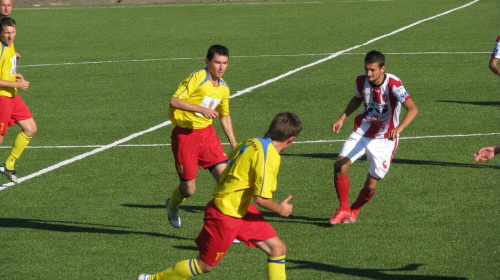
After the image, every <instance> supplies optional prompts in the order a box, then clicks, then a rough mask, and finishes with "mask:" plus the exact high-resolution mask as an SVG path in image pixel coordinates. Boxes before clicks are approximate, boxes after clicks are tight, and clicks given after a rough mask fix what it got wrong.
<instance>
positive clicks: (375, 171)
mask: <svg viewBox="0 0 500 280" xmlns="http://www.w3.org/2000/svg"><path fill="white" fill-rule="evenodd" d="M397 146H398V141H397V140H396V141H392V140H389V139H373V140H371V141H369V143H368V144H367V145H366V151H367V155H368V157H367V159H368V161H369V162H370V168H369V170H368V174H367V175H366V180H365V184H364V187H363V189H362V190H361V191H360V192H359V195H358V198H357V199H356V201H355V202H354V203H353V204H352V205H351V217H350V218H349V220H347V223H353V222H355V221H356V219H357V216H358V214H359V210H360V209H361V207H362V206H363V205H365V204H366V203H367V202H368V201H370V200H371V199H372V198H373V196H374V195H375V190H376V188H377V186H378V184H379V182H380V180H381V179H383V178H384V177H385V175H386V174H387V172H389V167H390V166H391V162H392V157H393V156H394V153H395V152H396V148H397Z"/></svg>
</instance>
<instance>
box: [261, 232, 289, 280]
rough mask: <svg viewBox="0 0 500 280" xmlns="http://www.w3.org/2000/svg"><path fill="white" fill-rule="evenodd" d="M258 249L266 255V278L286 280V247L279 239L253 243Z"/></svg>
mask: <svg viewBox="0 0 500 280" xmlns="http://www.w3.org/2000/svg"><path fill="white" fill-rule="evenodd" d="M255 244H256V245H257V247H258V248H260V249H261V250H262V251H264V252H266V254H267V256H268V257H267V278H268V279H270V280H284V279H286V269H285V259H286V245H285V243H284V242H283V241H282V240H281V239H280V238H279V237H277V236H276V237H273V238H270V239H267V240H263V241H257V242H255Z"/></svg>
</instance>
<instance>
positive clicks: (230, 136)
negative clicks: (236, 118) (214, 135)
mask: <svg viewBox="0 0 500 280" xmlns="http://www.w3.org/2000/svg"><path fill="white" fill-rule="evenodd" d="M219 119H220V123H221V125H222V129H223V130H224V133H225V134H226V137H227V140H229V143H230V144H231V147H232V148H233V149H234V147H236V144H238V143H237V142H236V137H234V129H233V121H232V119H231V117H230V116H229V115H228V116H221V117H220V118H219Z"/></svg>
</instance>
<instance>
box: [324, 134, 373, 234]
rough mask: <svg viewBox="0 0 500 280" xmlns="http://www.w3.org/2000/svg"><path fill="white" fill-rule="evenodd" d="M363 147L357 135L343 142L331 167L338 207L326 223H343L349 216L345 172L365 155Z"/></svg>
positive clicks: (347, 181)
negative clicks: (332, 168)
mask: <svg viewBox="0 0 500 280" xmlns="http://www.w3.org/2000/svg"><path fill="white" fill-rule="evenodd" d="M364 145H365V144H364V141H363V137H361V135H359V134H357V133H352V134H351V135H350V136H349V138H347V140H346V141H345V142H344V145H343V146H342V149H341V150H340V153H339V157H338V158H337V160H336V161H335V163H334V165H333V167H334V176H333V182H334V185H335V191H336V192H337V197H338V199H339V203H340V207H339V208H338V209H337V210H336V211H335V213H334V214H333V217H332V218H331V219H330V220H329V221H328V223H329V224H331V225H336V224H339V223H343V222H344V221H346V220H347V219H348V218H349V217H350V215H351V209H350V207H349V177H348V175H347V170H348V169H349V167H350V166H351V164H352V163H353V162H354V161H356V160H357V159H358V158H360V157H361V156H362V155H363V154H364V153H365V147H364Z"/></svg>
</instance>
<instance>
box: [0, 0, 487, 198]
mask: <svg viewBox="0 0 500 280" xmlns="http://www.w3.org/2000/svg"><path fill="white" fill-rule="evenodd" d="M477 2H479V0H474V1H471V2H469V3H467V4H465V5H462V6H460V7H457V8H454V9H451V10H448V11H446V12H443V13H440V14H437V15H434V16H432V17H428V18H426V19H423V20H419V21H416V22H414V23H412V24H409V25H407V26H404V27H402V28H399V29H397V30H395V31H392V32H390V33H387V34H385V35H382V36H379V37H376V38H373V39H371V40H368V41H367V42H365V43H363V44H360V45H357V46H353V47H350V48H347V49H345V50H342V51H339V52H336V53H334V54H332V55H330V56H328V57H325V58H323V59H320V60H317V61H315V62H313V63H309V64H307V65H304V66H301V67H299V68H296V69H294V70H291V71H288V72H286V73H284V74H281V75H279V76H277V77H275V78H272V79H269V80H267V81H264V82H262V83H260V84H257V85H255V86H251V87H248V88H246V89H244V90H241V91H237V92H236V93H235V94H233V95H231V97H230V98H234V97H238V96H240V95H243V94H245V93H249V92H252V91H253V90H255V89H258V88H260V87H263V86H266V85H268V84H271V83H274V82H276V81H279V80H281V79H283V78H286V77H288V76H290V75H292V74H295V73H297V72H299V71H301V70H304V69H307V68H310V67H313V66H316V65H318V64H321V63H323V62H326V61H329V60H331V59H334V58H336V57H338V56H339V55H341V54H343V53H346V52H349V51H351V50H355V49H358V48H360V47H363V46H366V45H369V44H371V43H373V42H376V41H379V40H381V39H383V38H386V37H389V36H392V35H394V34H397V33H400V32H402V31H405V30H406V29H409V28H411V27H414V26H417V25H419V24H421V23H423V22H426V21H429V20H432V19H436V18H439V17H441V16H444V15H447V14H450V13H452V12H455V11H458V10H460V9H463V8H466V7H468V6H470V5H472V4H475V3H477ZM170 124H171V122H169V121H167V122H164V123H161V124H159V125H156V126H153V127H151V128H149V129H146V130H143V131H141V132H137V133H134V134H132V135H130V136H128V137H125V138H123V139H120V140H117V141H115V142H113V143H111V144H109V145H106V146H103V147H100V148H97V149H95V150H92V151H90V152H87V153H84V154H81V155H78V156H76V157H73V158H70V159H67V160H64V161H62V162H60V163H58V164H55V165H52V166H49V167H47V168H44V169H42V170H40V171H38V172H35V173H32V174H30V175H28V176H25V177H21V178H19V179H18V183H22V182H23V181H26V180H29V179H31V178H34V177H38V176H40V175H43V174H45V173H48V172H50V171H53V170H55V169H58V168H60V167H62V166H65V165H67V164H70V163H73V162H76V161H79V160H81V159H84V158H86V157H88V156H91V155H94V154H97V153H99V152H102V151H105V150H107V149H109V148H112V147H116V146H117V145H119V144H121V143H124V142H127V141H129V140H131V139H134V138H136V137H139V136H141V135H143V134H146V133H148V132H151V131H155V130H157V129H159V128H162V127H164V126H168V125H170ZM13 185H14V183H12V182H11V183H7V184H4V185H2V186H1V187H0V191H1V190H4V189H6V188H8V187H11V186H13Z"/></svg>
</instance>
